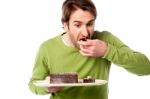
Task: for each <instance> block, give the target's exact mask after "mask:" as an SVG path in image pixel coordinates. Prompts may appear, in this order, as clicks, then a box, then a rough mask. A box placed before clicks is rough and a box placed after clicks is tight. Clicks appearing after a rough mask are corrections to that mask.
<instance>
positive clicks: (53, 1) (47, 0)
mask: <svg viewBox="0 0 150 99" xmlns="http://www.w3.org/2000/svg"><path fill="white" fill-rule="evenodd" d="M63 1H64V0H1V1H0V94H1V95H0V98H1V99H2V97H3V98H4V99H10V98H11V99H27V98H28V99H49V95H45V96H40V95H34V94H32V93H31V91H30V90H29V89H28V81H29V79H30V77H31V73H32V68H33V64H34V59H35V55H36V52H37V50H38V48H39V46H40V44H41V43H42V42H43V41H45V40H47V39H49V38H52V37H54V36H56V35H58V34H60V33H61V32H62V31H63V30H62V28H61V27H62V25H61V22H60V19H61V5H62V2H63ZM93 1H94V3H95V4H96V6H97V10H98V18H97V21H96V29H98V30H100V31H103V30H107V31H110V32H112V33H113V34H114V35H116V36H117V37H118V38H120V39H121V40H122V41H123V42H124V43H126V44H127V45H129V46H130V47H131V48H132V49H134V50H137V51H140V52H143V53H144V54H146V55H147V56H148V57H149V58H150V44H149V43H148V42H150V38H149V33H150V29H149V26H150V14H149V9H150V6H149V5H150V3H149V0H93ZM149 83H150V76H143V77H139V76H136V75H134V74H131V73H128V72H127V71H126V70H124V69H122V68H120V67H118V66H116V65H112V68H111V72H110V81H109V99H143V98H144V99H150V95H149V92H150V84H149Z"/></svg>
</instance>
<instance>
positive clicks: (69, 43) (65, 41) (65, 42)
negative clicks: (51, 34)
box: [61, 33, 75, 47]
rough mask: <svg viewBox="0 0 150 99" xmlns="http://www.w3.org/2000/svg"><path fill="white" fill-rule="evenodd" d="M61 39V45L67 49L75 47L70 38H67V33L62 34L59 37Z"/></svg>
mask: <svg viewBox="0 0 150 99" xmlns="http://www.w3.org/2000/svg"><path fill="white" fill-rule="evenodd" d="M61 39H62V41H63V43H64V44H65V45H67V46H69V47H75V46H74V44H73V43H72V41H71V38H70V36H69V34H68V33H64V34H63V35H62V36H61Z"/></svg>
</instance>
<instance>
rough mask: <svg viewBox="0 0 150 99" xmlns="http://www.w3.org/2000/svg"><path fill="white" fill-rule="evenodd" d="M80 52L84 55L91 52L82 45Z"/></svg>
mask: <svg viewBox="0 0 150 99" xmlns="http://www.w3.org/2000/svg"><path fill="white" fill-rule="evenodd" d="M80 50H81V51H82V52H84V53H90V52H91V50H90V47H87V46H83V45H80Z"/></svg>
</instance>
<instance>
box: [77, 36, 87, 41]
mask: <svg viewBox="0 0 150 99" xmlns="http://www.w3.org/2000/svg"><path fill="white" fill-rule="evenodd" d="M87 39H89V37H84V38H81V39H80V40H79V41H87Z"/></svg>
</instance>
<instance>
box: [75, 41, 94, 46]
mask: <svg viewBox="0 0 150 99" xmlns="http://www.w3.org/2000/svg"><path fill="white" fill-rule="evenodd" d="M77 43H78V44H79V45H84V46H90V45H92V40H87V41H78V42H77Z"/></svg>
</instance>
